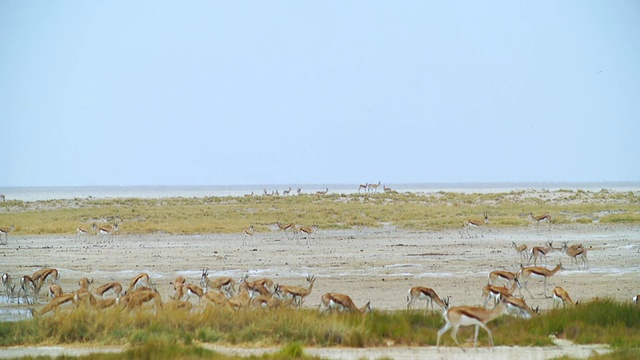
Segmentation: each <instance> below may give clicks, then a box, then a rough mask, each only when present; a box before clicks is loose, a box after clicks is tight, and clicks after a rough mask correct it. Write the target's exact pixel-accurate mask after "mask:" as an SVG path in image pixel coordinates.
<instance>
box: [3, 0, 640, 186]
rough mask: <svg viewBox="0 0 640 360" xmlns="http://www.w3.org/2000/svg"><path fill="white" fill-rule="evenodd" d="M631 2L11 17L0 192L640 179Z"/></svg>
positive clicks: (125, 10)
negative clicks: (52, 188) (53, 188)
mask: <svg viewBox="0 0 640 360" xmlns="http://www.w3.org/2000/svg"><path fill="white" fill-rule="evenodd" d="M639 39H640V2H638V1H635V0H634V1H624V0H619V1H599V0H597V1H588V0H587V1H576V0H573V1H572V0H569V1H547V0H543V1H528V2H525V1H513V0H509V1H323V2H310V1H226V2H222V1H188V2H175V1H71V0H69V1H58V2H37V1H33V2H30V1H10V0H0V130H1V132H2V136H1V138H0V163H1V164H2V170H0V186H7V187H11V186H103V185H104V186H111V185H116V186H128V185H235V184H237V185H249V184H350V183H354V184H356V183H365V182H374V183H377V182H378V181H382V182H383V183H387V184H394V183H395V184H399V183H432V182H435V183H441V182H452V183H466V182H469V183H473V182H600V181H640V165H639V160H640V141H639V138H638V137H639V135H640V40H639Z"/></svg>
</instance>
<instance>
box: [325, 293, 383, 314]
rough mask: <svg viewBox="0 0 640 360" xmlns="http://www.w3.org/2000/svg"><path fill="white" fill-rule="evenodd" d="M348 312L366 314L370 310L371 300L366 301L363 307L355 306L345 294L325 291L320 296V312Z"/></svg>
mask: <svg viewBox="0 0 640 360" xmlns="http://www.w3.org/2000/svg"><path fill="white" fill-rule="evenodd" d="M334 310H335V311H338V312H350V313H356V314H366V313H368V312H371V302H370V301H369V302H367V303H366V304H365V305H364V306H363V307H360V308H359V307H357V306H356V304H354V302H353V300H351V298H350V297H349V296H347V295H344V294H339V293H326V294H324V295H322V297H320V308H319V311H320V312H326V311H328V312H332V311H334Z"/></svg>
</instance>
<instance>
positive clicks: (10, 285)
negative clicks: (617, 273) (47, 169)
mask: <svg viewBox="0 0 640 360" xmlns="http://www.w3.org/2000/svg"><path fill="white" fill-rule="evenodd" d="M483 217H484V219H483V220H469V221H467V222H465V228H466V229H467V231H468V229H469V228H470V227H472V226H476V227H479V226H482V225H483V224H487V223H488V221H489V220H488V215H487V214H484V216H483ZM531 217H532V218H533V219H534V220H537V221H545V219H546V221H549V219H550V217H548V216H542V217H533V216H531ZM538 218H539V219H540V220H538ZM275 226H277V227H278V228H279V229H280V230H282V231H285V232H286V231H291V232H293V236H294V237H296V236H299V234H300V233H301V232H302V233H307V235H309V234H311V232H313V229H314V228H313V227H304V226H301V227H298V226H296V225H295V224H281V223H276V224H275ZM103 228H104V230H102V229H103ZM92 229H93V231H94V232H95V233H96V234H100V233H101V232H102V231H104V233H105V234H113V233H114V232H117V230H118V227H117V224H115V226H113V227H108V228H107V227H101V228H98V227H97V226H96V225H95V224H94V225H93V226H92ZM80 230H81V229H78V231H79V232H80ZM82 230H83V231H86V230H84V229H82ZM253 233H254V229H253V226H251V227H249V228H246V229H243V236H252V235H253ZM307 239H308V237H307ZM243 242H244V240H243ZM511 246H512V247H513V248H514V249H515V251H516V252H517V254H518V256H519V260H520V262H521V265H520V268H519V269H516V271H513V272H510V271H506V270H495V271H492V272H490V273H489V274H488V282H487V285H486V286H484V287H483V288H482V289H481V292H482V298H483V303H482V306H455V307H452V306H450V298H449V297H444V298H441V297H440V296H439V295H438V294H437V293H436V291H435V290H434V289H432V288H428V287H424V286H415V287H412V288H411V289H409V291H408V294H407V296H406V307H407V309H412V307H413V305H414V304H415V303H416V302H418V301H420V300H424V301H426V308H425V310H428V309H429V306H430V307H431V310H432V311H433V310H434V305H433V304H434V303H435V304H437V305H438V306H439V307H440V308H441V311H442V314H443V318H444V321H445V324H444V326H443V327H442V328H441V329H440V330H439V331H438V336H437V346H439V345H440V340H441V336H442V335H443V334H445V333H446V332H447V331H449V330H452V331H451V336H452V338H453V340H454V341H455V343H456V344H458V340H457V338H456V334H457V331H458V329H459V328H460V327H464V326H475V328H476V331H475V338H474V347H475V346H477V337H478V330H479V328H483V329H484V330H485V331H486V332H487V334H488V337H489V343H490V344H491V345H493V338H492V334H491V330H490V329H489V328H488V327H487V323H488V322H490V321H492V320H493V319H495V318H497V317H498V316H500V315H503V314H511V315H513V316H517V317H522V318H531V317H533V316H535V315H536V314H537V313H538V312H539V309H538V308H531V307H530V306H529V305H528V304H527V303H526V300H525V296H523V295H522V289H524V290H525V292H526V293H527V294H528V295H529V296H530V297H531V298H535V296H534V295H533V294H532V293H531V292H530V290H529V288H528V285H529V282H530V281H531V280H532V279H541V280H542V281H543V289H544V290H543V294H544V297H545V298H548V299H552V301H553V303H552V306H553V308H556V307H558V306H562V307H565V306H575V305H577V304H578V302H577V301H574V300H573V299H572V298H571V297H570V295H569V293H568V292H567V291H566V290H564V289H563V288H561V287H558V286H556V287H555V288H554V289H553V290H552V292H551V294H550V295H548V294H547V278H550V277H552V276H554V275H555V274H556V273H557V272H559V271H561V270H564V267H563V266H562V262H561V261H558V263H557V265H555V266H554V267H553V268H548V267H547V266H548V261H547V256H548V255H549V254H550V253H552V252H553V251H556V252H562V253H563V254H565V255H566V256H568V257H569V259H570V261H571V264H575V266H576V267H577V269H578V270H580V269H581V267H582V268H584V269H586V268H588V266H589V262H588V258H587V248H586V247H584V246H583V245H582V244H573V245H569V244H568V243H567V242H564V243H563V245H562V247H561V248H554V247H553V242H552V241H548V242H547V243H546V244H545V245H543V246H531V247H529V246H527V245H526V244H520V245H519V244H516V243H515V242H512V244H511ZM538 262H540V265H539V264H538ZM194 280H195V279H194ZM315 281H316V277H315V276H312V275H310V276H307V278H306V282H307V285H306V286H297V285H283V284H277V283H275V282H274V281H273V280H272V279H269V278H260V279H255V280H250V279H249V277H248V275H247V276H244V277H242V278H240V279H239V280H238V281H236V280H235V279H233V278H231V277H227V276H214V277H212V276H210V274H209V270H208V269H206V268H205V269H202V272H201V275H200V279H199V282H198V284H196V283H194V281H190V282H189V281H187V279H186V278H185V277H183V276H178V277H176V279H175V280H174V281H172V282H170V283H169V284H170V285H172V288H173V294H172V295H171V296H169V297H168V299H165V300H163V299H162V297H161V295H160V293H159V292H158V291H157V289H156V284H154V282H153V281H152V279H151V277H150V276H149V275H148V274H146V273H141V274H139V275H137V276H135V277H134V278H132V279H131V280H130V281H129V283H128V284H125V285H126V287H123V285H122V284H120V283H119V282H108V283H104V284H99V285H98V284H94V283H93V280H90V279H88V278H86V277H83V278H81V279H79V280H78V283H77V284H78V288H77V289H75V290H72V291H69V292H65V291H64V290H63V289H62V287H61V286H60V273H59V272H58V270H56V269H53V268H48V269H41V270H38V271H36V272H35V273H33V274H32V275H24V276H22V277H20V278H19V279H18V281H17V283H15V282H14V280H13V279H12V277H11V276H10V275H9V274H8V273H5V274H3V276H2V291H3V294H4V296H5V297H6V299H7V301H10V300H11V299H16V300H17V302H18V303H20V302H21V301H23V302H25V303H27V304H29V305H33V304H35V302H36V300H38V298H39V297H40V296H41V290H42V288H43V287H44V286H46V285H48V293H47V294H48V295H47V296H48V297H49V298H50V300H49V301H48V303H46V304H45V305H44V306H42V307H41V308H40V309H37V310H36V309H33V308H30V310H31V313H32V315H33V316H43V315H46V314H48V313H50V312H55V311H58V310H59V309H60V308H61V306H62V305H65V304H72V305H71V306H72V307H74V306H75V307H78V306H86V307H91V308H95V309H105V308H109V307H119V308H120V309H122V310H123V311H134V310H137V309H141V308H153V309H154V310H155V311H157V310H158V309H159V308H165V309H172V310H185V311H195V310H196V309H197V308H202V307H206V306H220V307H225V308H229V309H233V310H235V311H240V310H241V309H244V308H260V309H272V308H280V307H289V308H294V309H299V308H301V307H302V305H303V304H304V302H305V300H306V299H307V298H308V296H309V295H310V294H311V292H312V290H313V287H314V283H315ZM516 291H518V295H516ZM192 299H195V300H196V301H195V303H194V302H192ZM633 302H634V303H636V304H637V303H638V296H635V297H633ZM145 304H151V305H147V306H143V305H145ZM318 309H319V311H321V312H327V313H330V312H347V313H358V314H365V313H367V312H370V311H371V304H370V302H367V303H366V304H365V305H364V306H361V307H358V306H356V305H355V303H354V302H353V300H352V299H351V298H350V297H349V296H348V295H345V294H341V293H336V292H327V293H325V294H323V295H322V296H320V304H319V307H318Z"/></svg>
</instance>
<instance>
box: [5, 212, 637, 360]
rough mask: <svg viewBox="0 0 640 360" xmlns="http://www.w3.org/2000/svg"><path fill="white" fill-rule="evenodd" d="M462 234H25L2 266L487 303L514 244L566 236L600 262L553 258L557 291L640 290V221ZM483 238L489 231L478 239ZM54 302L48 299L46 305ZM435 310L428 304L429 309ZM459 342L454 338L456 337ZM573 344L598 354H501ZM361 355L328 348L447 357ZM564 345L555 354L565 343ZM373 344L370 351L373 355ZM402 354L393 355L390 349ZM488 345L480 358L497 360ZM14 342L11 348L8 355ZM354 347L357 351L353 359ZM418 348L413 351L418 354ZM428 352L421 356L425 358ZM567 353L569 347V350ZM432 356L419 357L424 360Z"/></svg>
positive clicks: (514, 263)
mask: <svg viewBox="0 0 640 360" xmlns="http://www.w3.org/2000/svg"><path fill="white" fill-rule="evenodd" d="M471 235H472V237H471V238H468V237H467V236H466V234H465V236H464V238H461V233H460V232H459V231H458V230H455V231H454V230H451V231H445V232H407V231H402V230H397V229H393V228H390V227H387V228H381V229H354V230H348V231H323V230H319V231H317V232H316V233H313V234H312V235H311V238H310V244H309V246H307V244H306V239H302V245H299V244H298V243H296V242H295V241H292V240H288V239H287V238H286V236H285V234H284V233H282V232H280V231H275V230H274V231H271V232H268V233H257V234H256V235H254V236H253V237H252V238H248V239H246V245H245V246H243V245H242V241H243V239H242V237H241V236H240V235H239V234H238V235H235V234H232V235H220V234H207V235H194V236H170V235H146V236H129V235H118V236H116V237H115V238H114V239H113V240H112V241H108V240H107V238H100V237H97V236H88V237H82V238H79V239H76V238H75V237H74V236H70V237H54V236H26V237H24V236H22V237H19V236H13V237H10V238H9V245H4V246H0V271H1V272H8V273H9V274H11V275H12V276H13V277H14V279H18V278H19V277H20V276H22V275H25V274H32V273H33V272H34V271H35V270H37V269H40V268H43V267H55V268H57V269H59V271H60V273H61V276H62V287H63V288H64V289H65V291H71V290H75V289H76V288H77V280H78V279H79V278H80V277H83V276H86V277H88V278H91V279H93V280H94V284H102V283H105V282H107V281H120V282H121V283H123V284H125V283H128V281H129V279H131V278H132V277H133V276H135V275H136V274H138V273H140V272H143V271H144V272H148V273H149V274H150V275H151V277H152V278H153V280H154V282H155V283H156V284H157V286H158V290H159V291H160V292H161V294H162V296H163V299H167V298H168V297H169V296H170V295H171V294H172V288H171V285H170V284H169V282H170V281H172V280H173V279H174V278H175V277H176V276H177V275H179V274H181V275H183V276H185V277H186V278H187V279H188V281H190V282H194V283H197V282H198V281H199V278H200V271H201V269H202V268H205V267H206V268H209V269H210V270H209V272H210V277H213V276H216V275H225V276H233V277H235V278H236V279H240V277H242V276H243V275H245V274H249V275H250V276H251V277H254V278H255V277H264V276H267V277H270V278H272V279H273V280H274V281H275V282H277V283H281V284H288V285H303V286H304V285H305V277H306V276H307V275H309V274H313V275H315V276H316V277H317V281H316V283H315V286H314V288H313V292H312V293H311V295H310V296H309V298H308V299H307V300H306V302H305V304H304V306H306V307H316V306H317V305H318V303H319V298H320V296H321V295H322V294H323V293H325V292H328V291H334V292H343V293H347V294H349V295H350V296H351V297H352V298H353V300H354V302H355V303H356V304H357V305H361V304H364V303H365V302H367V301H371V304H372V306H373V307H374V308H377V309H384V310H389V309H402V308H405V307H406V294H407V291H408V289H409V288H410V287H412V286H416V285H423V286H428V287H431V288H433V289H434V290H436V292H437V293H438V294H439V295H440V296H442V297H443V296H450V297H451V303H452V305H480V304H481V302H482V299H481V289H482V287H483V286H484V285H486V284H487V274H488V273H489V272H490V271H491V270H495V269H506V270H510V271H516V270H517V269H518V268H519V266H520V260H519V258H518V256H517V254H516V252H515V250H514V249H513V248H512V247H511V243H512V242H516V243H517V244H521V243H525V244H527V245H529V246H534V245H543V244H544V243H545V242H547V241H548V240H552V241H553V245H554V247H556V248H560V247H561V246H562V243H563V242H564V241H568V242H569V243H570V244H571V243H577V242H581V243H582V244H584V245H585V246H586V247H587V248H588V249H589V250H588V257H589V268H588V269H587V270H578V269H577V268H576V265H575V264H572V263H571V261H570V260H569V258H568V257H567V255H565V254H563V253H561V252H560V251H559V250H558V251H554V252H553V253H551V254H550V255H549V256H548V267H553V266H554V265H556V264H557V263H558V261H559V260H561V261H562V263H563V265H564V267H565V269H566V270H564V271H561V272H559V273H557V274H556V275H555V276H554V277H552V278H550V279H549V280H548V284H547V292H548V293H550V292H551V290H552V289H553V287H554V286H562V287H563V288H565V289H566V290H567V291H568V292H569V293H570V294H571V296H572V297H573V298H574V300H579V299H580V300H588V299H591V298H594V297H612V298H615V299H617V300H621V301H631V298H632V297H633V296H635V295H637V294H638V293H639V292H640V226H624V227H612V226H603V225H597V226H596V225H573V226H555V225H552V226H551V228H549V227H548V226H547V225H546V224H543V225H541V226H534V225H531V226H528V227H523V228H518V229H492V228H491V227H485V228H483V229H482V231H479V230H475V231H472V233H471ZM476 235H477V237H475V236H476ZM529 290H530V291H531V293H533V295H534V296H535V298H531V296H530V295H529V294H528V293H523V294H524V295H525V298H526V300H527V302H528V303H529V304H531V305H532V306H534V307H535V306H539V307H540V309H541V310H543V311H544V310H546V309H549V308H550V307H551V306H552V302H551V300H550V299H547V298H545V297H544V296H543V284H542V281H536V280H531V281H530V282H529ZM45 301H46V300H45V299H44V297H43V298H42V299H41V300H40V301H39V302H38V303H37V304H36V306H35V307H36V308H38V307H40V306H42V305H43V304H44V302H45ZM418 306H419V307H423V306H424V303H423V302H421V303H419V304H418ZM26 316H27V315H26V311H25V306H24V305H18V304H16V303H15V300H13V301H10V302H9V303H6V302H2V303H0V317H3V318H4V319H7V318H11V317H14V318H15V317H26ZM446 336H447V337H448V336H449V335H446ZM563 348H566V349H570V350H567V351H570V353H572V355H573V356H577V355H578V354H583V355H579V356H587V355H588V354H589V353H590V351H591V349H590V348H585V349H586V350H585V351H584V353H577V351H578V350H577V348H575V347H569V346H568V345H567V346H565V347H562V346H559V347H557V348H553V349H547V350H546V352H545V350H544V349H537V348H536V349H527V350H526V352H525V353H523V349H518V348H502V347H501V348H498V347H497V348H495V349H494V350H493V351H494V352H493V353H492V355H491V356H492V357H493V356H498V357H500V356H502V355H499V354H503V353H505V354H506V355H504V356H505V358H507V357H509V358H513V357H514V356H515V357H516V358H518V357H522V355H525V354H526V357H527V358H548V357H553V356H559V354H558V353H557V352H552V351H556V350H558V349H563ZM420 349H421V348H418V349H417V350H416V349H414V348H392V349H384V352H382V351H383V350H382V349H373V350H371V353H368V352H367V350H361V352H360V353H353V354H352V355H340V354H339V353H335V351H337V350H336V349H327V350H326V352H325V353H324V354H325V355H323V356H328V357H331V358H341V356H345V357H342V358H349V356H351V357H352V358H362V357H372V358H375V357H380V356H390V357H395V358H415V357H416V356H417V355H416V353H414V352H415V351H430V352H431V353H422V355H430V356H436V355H438V353H433V352H432V351H434V349H430V348H422V350H420ZM554 349H555V350H554ZM363 351H364V352H363ZM388 351H391V352H388ZM484 351H487V349H481V350H480V351H479V352H477V353H475V354H476V355H478V357H482V355H483V354H484V356H487V354H486V353H483V352H484ZM9 352H10V350H9V349H0V357H2V356H3V354H5V355H8V354H9ZM347 353H348V352H345V354H347ZM412 354H413V355H412ZM418 354H420V353H418ZM439 354H440V355H442V356H445V357H447V358H451V357H455V356H457V354H460V355H463V356H465V357H468V356H473V353H472V352H469V351H467V352H466V353H463V352H462V351H461V350H460V349H441V353H439ZM560 354H562V353H560ZM422 355H419V357H421V356H422Z"/></svg>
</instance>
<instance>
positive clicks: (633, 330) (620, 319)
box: [0, 299, 640, 353]
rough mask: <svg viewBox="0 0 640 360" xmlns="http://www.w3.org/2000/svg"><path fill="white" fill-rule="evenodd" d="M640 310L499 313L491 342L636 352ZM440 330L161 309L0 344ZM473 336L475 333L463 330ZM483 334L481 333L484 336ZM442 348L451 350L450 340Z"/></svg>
mask: <svg viewBox="0 0 640 360" xmlns="http://www.w3.org/2000/svg"><path fill="white" fill-rule="evenodd" d="M638 324H640V312H639V311H638V309H637V307H636V306H634V305H632V304H629V303H620V302H616V301H614V300H609V299H600V300H594V301H590V302H587V303H584V304H581V305H580V306H577V307H575V308H567V309H557V310H551V311H548V312H545V313H543V314H542V315H539V316H536V317H534V318H533V319H529V320H524V319H519V318H514V317H510V316H502V317H500V318H498V319H496V320H494V321H493V322H491V323H490V324H489V327H490V328H491V329H492V332H493V337H494V341H495V343H496V345H507V346H515V345H518V346H549V345H552V342H551V340H550V339H549V335H551V334H553V335H555V336H557V337H558V338H566V339H569V340H572V341H574V342H576V343H580V344H589V343H598V344H610V345H611V346H613V347H614V348H616V349H637V348H640V326H639V325H638ZM443 325H444V321H443V319H442V313H441V312H439V311H436V312H425V311H419V310H398V311H374V312H372V313H370V314H367V315H365V316H361V315H358V314H331V315H327V314H320V313H318V311H316V310H311V309H303V310H293V309H278V310H273V311H263V310H258V309H256V310H252V309H245V310H242V311H238V312H234V311H232V310H229V309H223V308H217V307H213V306H210V307H207V308H206V309H205V310H204V311H199V312H193V313H184V312H172V311H169V310H164V309H163V310H160V311H159V312H158V313H157V314H153V313H151V312H145V311H140V312H136V313H133V314H129V313H126V312H122V311H120V310H118V309H110V310H107V311H94V310H91V309H80V308H79V309H77V310H73V311H67V312H62V311H61V312H60V313H58V314H52V315H50V316H45V317H42V318H34V319H30V320H24V321H19V322H5V323H0V346H14V345H36V344H40V345H51V344H75V343H82V344H100V345H127V344H128V345H131V346H134V347H140V346H146V344H149V343H158V344H180V345H182V346H184V347H187V348H188V347H190V346H192V344H193V343H194V342H196V341H197V342H199V343H220V344H239V345H246V344H261V346H269V345H271V346H286V352H288V353H298V352H299V351H300V349H301V348H302V347H303V346H348V347H376V346H385V344H387V343H388V342H389V341H390V342H392V343H394V344H397V345H407V346H428V345H435V342H436V337H437V331H438V330H439V329H440V328H441V327H442V326H443ZM460 332H461V334H460V336H461V337H462V336H465V335H464V334H465V333H467V334H469V336H471V334H472V332H473V328H472V327H471V328H461V329H460ZM481 336H484V335H481ZM443 341H444V345H445V346H447V345H452V341H451V339H450V338H449V337H447V336H445V337H444V338H443Z"/></svg>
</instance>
